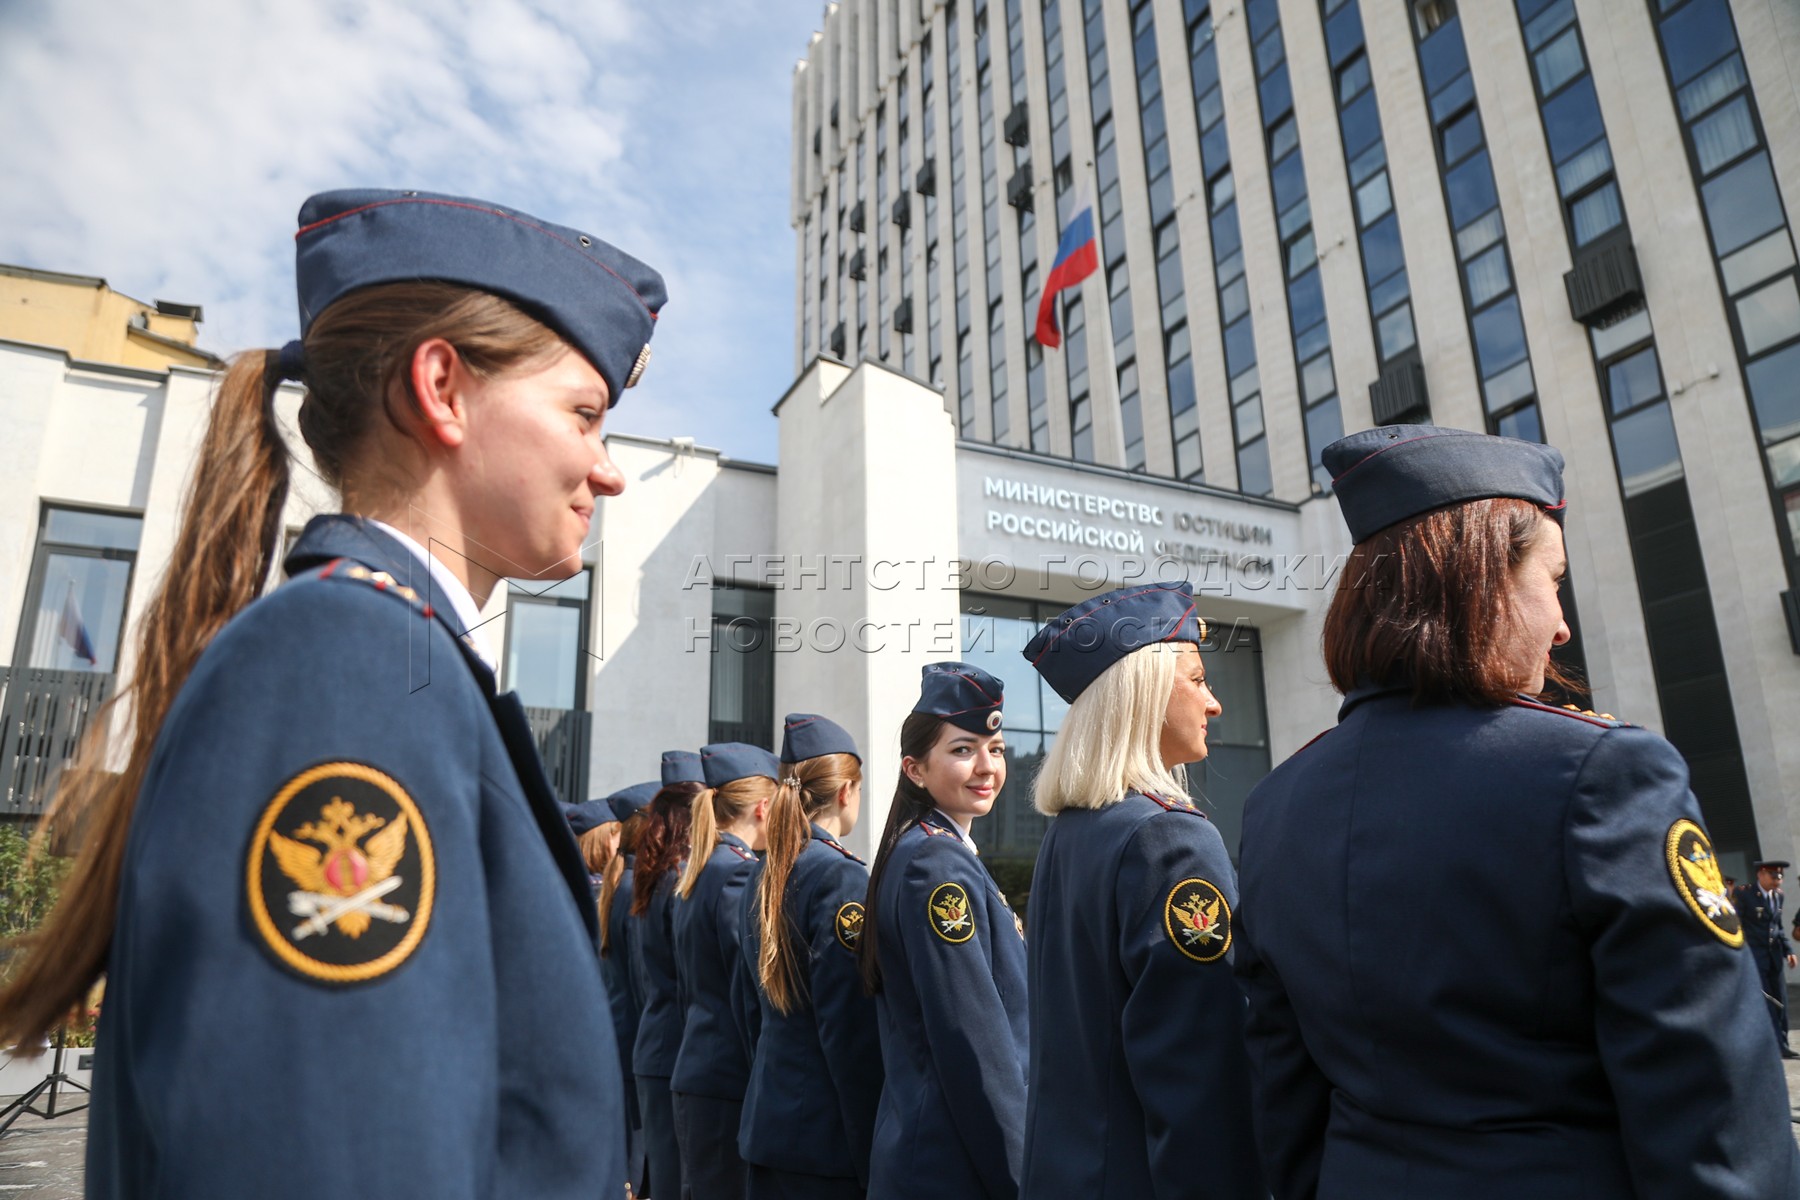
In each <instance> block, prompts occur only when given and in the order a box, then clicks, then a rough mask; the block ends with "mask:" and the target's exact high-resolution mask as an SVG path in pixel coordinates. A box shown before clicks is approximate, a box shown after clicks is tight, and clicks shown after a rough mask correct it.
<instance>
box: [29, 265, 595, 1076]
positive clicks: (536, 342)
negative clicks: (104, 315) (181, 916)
mask: <svg viewBox="0 0 1800 1200" xmlns="http://www.w3.org/2000/svg"><path fill="white" fill-rule="evenodd" d="M432 338H444V339H445V340H447V341H449V342H450V343H451V344H452V345H454V346H455V347H456V349H457V352H458V354H459V355H460V356H461V357H462V359H463V361H464V363H465V364H466V365H467V366H468V368H469V369H470V370H471V371H473V372H475V373H477V374H479V375H486V376H492V375H497V374H499V373H501V372H504V371H507V370H510V369H514V368H518V367H521V366H524V365H527V364H531V363H535V362H538V361H540V360H542V359H544V358H547V357H549V356H551V355H552V354H555V353H559V352H561V350H562V349H563V347H564V346H565V343H563V342H562V340H561V339H560V338H558V337H557V335H556V334H555V333H554V332H552V331H551V330H550V329H549V327H547V326H545V325H544V324H542V323H541V322H539V321H537V320H535V319H534V318H532V317H531V316H529V315H527V314H526V313H525V312H524V311H523V310H521V309H519V308H518V307H517V306H515V305H513V304H511V303H509V302H508V301H506V300H502V299H501V298H499V297H498V296H493V295H490V294H488V293H486V292H480V291H474V290H471V289H469V288H463V287H457V286H455V285H452V284H444V283H430V282H409V283H394V284H384V285H381V286H377V287H370V288H364V289H362V290H361V291H357V292H352V293H351V294H350V295H348V296H345V297H344V298H342V299H340V300H338V301H337V302H336V303H335V304H333V305H332V306H331V307H330V308H328V309H326V310H325V311H324V312H322V313H320V314H319V316H318V318H317V319H316V320H315V321H314V322H313V324H312V327H311V329H309V330H308V332H307V335H306V339H305V360H306V366H305V378H306V398H305V401H304V402H303V403H302V405H301V408H300V431H301V434H302V436H303V437H304V438H305V439H306V443H307V445H308V447H309V448H310V449H311V450H312V454H313V460H314V462H315V463H316V464H317V465H318V467H319V471H320V473H321V474H322V475H323V476H324V477H325V479H326V481H327V482H328V483H330V484H332V485H333V486H335V487H337V488H339V489H340V491H348V490H349V489H348V488H347V487H346V483H347V480H346V474H347V473H348V474H355V472H354V470H352V469H350V468H351V466H352V460H353V459H354V458H355V457H356V456H357V455H358V454H360V453H362V452H364V450H365V449H366V442H367V440H368V434H369V431H370V427H371V425H372V423H373V422H372V418H373V414H374V412H375V411H376V410H377V409H378V408H379V409H380V411H382V412H383V413H385V414H386V416H387V419H388V421H389V423H390V424H392V425H394V426H395V427H396V428H397V429H400V430H402V431H405V430H407V429H409V428H411V427H412V426H411V423H410V422H408V421H407V420H406V419H405V415H406V414H405V412H404V411H403V406H404V403H405V401H406V398H407V397H408V396H409V395H410V392H411V389H410V387H409V386H408V384H407V379H406V372H407V367H408V364H409V363H410V362H411V361H412V357H413V351H414V350H415V349H416V348H417V347H418V346H419V345H420V344H421V343H423V342H425V341H428V340H430V339H432ZM280 363H281V356H280V354H279V353H277V352H276V351H273V350H252V351H248V352H246V353H243V354H240V355H238V356H237V357H236V358H234V359H232V361H231V364H230V365H229V366H228V367H227V368H226V370H225V372H224V374H223V375H222V376H221V377H220V380H219V384H218V390H217V392H216V394H215V396H214V399H213V406H212V413H211V416H210V417H209V419H208V422H207V428H206V435H205V437H204V438H203V439H202V441H201V445H200V452H199V456H198V458H197V459H196V460H195V463H194V468H193V477H192V479H191V481H190V483H189V485H188V491H187V496H186V499H185V500H184V502H183V506H182V515H181V527H180V530H179V532H177V534H176V537H175V546H174V549H173V551H172V552H171V554H170V556H169V563H170V566H171V567H174V568H178V569H170V570H166V571H165V572H164V574H163V577H162V579H161V581H160V582H159V583H158V584H157V587H156V591H155V594H154V595H153V596H152V598H151V600H150V603H149V605H148V606H147V607H146V608H145V611H144V616H143V619H142V620H141V621H140V623H139V625H138V629H137V640H136V654H135V657H134V659H133V661H132V666H131V672H132V673H131V677H130V679H129V680H128V681H127V682H126V683H125V684H124V686H122V687H121V688H120V690H119V691H118V693H117V694H115V695H114V697H113V698H112V699H111V700H110V701H108V703H107V704H106V705H105V706H104V707H103V708H102V709H101V710H100V711H99V712H98V713H96V714H95V715H94V717H93V719H92V721H91V723H90V724H89V726H88V731H87V734H86V735H85V736H84V738H83V739H82V744H81V747H80V748H79V750H78V751H77V753H76V755H75V757H74V758H73V760H71V762H70V763H69V765H68V767H67V768H66V769H65V770H64V772H63V775H62V781H61V784H60V786H59V789H58V793H57V797H56V800H55V802H54V803H53V804H52V805H51V809H50V812H49V813H48V814H46V816H45V818H44V822H43V825H42V827H41V829H40V831H39V839H40V841H39V846H40V848H41V846H42V839H44V838H46V837H49V836H53V835H54V833H55V832H59V831H60V832H70V831H73V830H76V829H81V830H83V831H85V832H84V835H83V844H82V846H81V850H80V853H79V855H78V857H77V859H76V862H75V866H74V869H73V870H72V871H71V873H70V875H69V878H68V879H67V881H66V882H65V883H64V884H63V887H62V895H61V899H60V900H59V901H58V903H57V905H56V908H55V909H54V910H53V911H52V912H51V914H50V916H49V917H48V918H47V919H46V921H45V922H44V925H43V926H42V927H41V928H40V929H38V930H37V931H36V932H35V933H33V934H31V935H29V936H28V937H26V938H24V939H22V940H21V942H20V944H19V947H18V948H19V950H20V951H21V953H19V954H17V955H15V957H14V960H13V962H12V963H11V964H10V966H11V968H12V969H11V972H10V978H9V979H8V980H7V983H6V987H5V990H4V991H3V992H0V1041H3V1042H4V1043H5V1044H23V1045H36V1044H37V1043H38V1042H39V1041H40V1039H41V1038H42V1037H43V1035H44V1034H46V1033H47V1032H49V1031H50V1030H51V1029H53V1028H54V1027H55V1026H56V1025H57V1024H58V1023H59V1022H60V1021H61V1020H62V1019H63V1017H64V1016H65V1015H66V1014H67V1013H68V1011H69V1010H70V1009H71V1008H73V1007H74V1006H75V1004H76V1003H77V1002H79V1001H80V1000H81V999H82V998H83V997H84V996H85V995H86V993H87V991H88V989H89V988H90V987H91V986H92V985H93V983H94V982H95V980H96V979H98V978H99V976H100V974H101V972H103V971H104V970H105V968H106V956H107V952H108V949H109V948H110V946H111V943H112V934H113V921H114V918H115V916H116V914H117V909H118V896H119V882H120V874H121V871H122V870H123V865H124V860H125V845H126V840H127V836H128V835H129V833H130V830H131V817H132V812H133V810H134V808H135V807H136V805H137V799H138V792H139V791H140V790H141V789H142V787H143V783H144V778H145V775H146V774H147V772H148V770H149V766H150V759H151V756H152V755H153V753H154V752H155V749H156V739H157V734H158V732H159V731H160V730H161V728H162V724H163V721H164V719H165V718H166V717H167V715H168V712H169V709H170V707H171V706H172V705H173V704H174V703H175V698H176V696H177V695H178V694H179V693H180V691H181V688H182V685H183V684H184V683H186V682H187V678H188V675H189V674H190V673H191V672H192V671H193V668H194V664H195V663H196V662H198V661H199V658H200V655H201V653H202V652H203V651H204V650H205V649H206V647H207V645H208V644H209V643H210V642H211V641H212V639H213V638H214V636H216V635H217V634H218V632H219V631H220V630H221V629H223V628H224V627H225V624H226V622H228V621H229V620H230V619H231V618H232V617H233V616H234V615H236V614H237V612H238V610H240V609H242V608H243V607H244V606H245V605H247V604H249V603H250V602H251V601H252V600H254V599H255V598H256V596H257V594H258V593H259V592H260V591H261V590H262V588H263V587H264V585H265V584H266V582H267V581H268V578H269V576H270V574H271V572H272V570H273V568H274V559H275V554H276V551H277V547H278V544H279V539H280V533H281V514H282V508H283V506H284V505H285V503H286V501H287V494H288V451H287V446H286V444H285V443H284V442H283V441H282V438H281V431H280V427H279V425H278V424H277V421H276V416H275V394H276V389H277V387H278V386H279V385H280V383H281V371H280ZM347 506H348V504H347ZM115 723H118V724H120V725H126V724H127V723H128V727H129V732H130V742H129V746H128V747H127V748H126V751H125V763H124V766H123V768H122V769H120V770H118V771H117V772H114V771H112V770H110V769H109V767H110V766H111V764H112V763H114V762H116V761H117V755H116V754H115V748H114V746H113V745H112V744H111V743H110V739H109V738H108V732H109V731H110V729H111V728H112V726H113V725H114V724H115Z"/></svg>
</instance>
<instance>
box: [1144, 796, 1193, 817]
mask: <svg viewBox="0 0 1800 1200" xmlns="http://www.w3.org/2000/svg"><path fill="white" fill-rule="evenodd" d="M1144 795H1145V796H1147V797H1149V798H1150V799H1151V800H1153V801H1155V802H1156V803H1157V804H1160V805H1161V806H1162V807H1163V808H1165V809H1167V810H1168V811H1170V812H1184V813H1193V814H1194V815H1195V816H1196V817H1199V818H1200V819H1201V820H1203V821H1204V820H1205V819H1206V814H1205V813H1203V812H1201V811H1200V807H1199V806H1198V805H1197V804H1195V803H1194V802H1193V801H1192V800H1176V799H1174V798H1172V797H1169V796H1159V795H1157V794H1156V793H1155V792H1145V793H1144Z"/></svg>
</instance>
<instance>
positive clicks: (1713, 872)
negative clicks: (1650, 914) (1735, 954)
mask: <svg viewBox="0 0 1800 1200" xmlns="http://www.w3.org/2000/svg"><path fill="white" fill-rule="evenodd" d="M1664 852H1665V854H1666V855H1667V857H1668V860H1669V878H1670V879H1672V880H1674V881H1675V890H1676V891H1677V892H1679V893H1680V894H1681V898H1682V899H1683V900H1685V901H1686V902H1687V906H1688V908H1690V909H1692V910H1693V913H1694V915H1695V916H1696V917H1699V918H1700V923H1701V924H1702V925H1704V926H1706V927H1707V928H1708V929H1709V930H1711V931H1712V933H1713V936H1714V937H1717V938H1718V939H1719V940H1720V941H1721V942H1724V943H1725V944H1726V945H1727V946H1730V947H1731V948H1732V949H1733V950H1735V949H1737V948H1738V947H1739V946H1742V945H1743V944H1744V926H1743V922H1742V921H1740V920H1739V919H1738V913H1737V907H1736V906H1735V905H1734V904H1732V902H1731V897H1730V896H1729V895H1727V894H1726V891H1725V877H1724V876H1723V875H1722V874H1721V873H1720V871H1719V860H1718V859H1717V858H1715V857H1714V856H1713V848H1712V842H1711V841H1709V840H1708V839H1707V836H1706V831H1705V830H1703V829H1701V828H1700V827H1699V826H1698V825H1696V824H1694V823H1693V822H1692V821H1690V820H1688V819H1687V818H1685V817H1683V818H1682V819H1681V820H1679V821H1677V822H1675V823H1674V824H1673V825H1671V826H1669V836H1668V838H1667V839H1666V840H1665V841H1664Z"/></svg>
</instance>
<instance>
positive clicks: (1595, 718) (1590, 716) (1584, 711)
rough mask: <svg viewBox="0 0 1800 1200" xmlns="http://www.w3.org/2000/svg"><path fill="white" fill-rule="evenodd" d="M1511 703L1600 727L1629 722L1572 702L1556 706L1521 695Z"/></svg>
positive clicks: (1610, 726)
mask: <svg viewBox="0 0 1800 1200" xmlns="http://www.w3.org/2000/svg"><path fill="white" fill-rule="evenodd" d="M1513 704H1514V705H1516V706H1517V707H1519V708H1531V709H1536V710H1537V711H1538V712H1547V713H1555V714H1556V715H1557V716H1559V717H1569V718H1571V719H1573V720H1576V721H1584V722H1586V723H1587V724H1589V725H1598V726H1599V727H1600V728H1602V729H1618V728H1620V727H1621V726H1624V725H1629V724H1631V722H1629V721H1623V720H1620V719H1619V718H1618V717H1615V716H1613V715H1612V714H1611V713H1603V712H1595V711H1594V710H1593V709H1591V708H1577V707H1575V706H1574V705H1573V704H1565V705H1563V706H1562V707H1561V708H1558V707H1557V706H1556V705H1554V704H1540V703H1539V702H1538V701H1536V700H1528V699H1526V698H1524V697H1523V696H1519V697H1514V699H1513Z"/></svg>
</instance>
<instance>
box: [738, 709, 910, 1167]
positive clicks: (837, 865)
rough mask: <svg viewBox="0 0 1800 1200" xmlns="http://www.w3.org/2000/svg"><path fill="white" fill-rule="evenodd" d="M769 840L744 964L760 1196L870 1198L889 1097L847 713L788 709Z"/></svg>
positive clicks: (751, 903)
mask: <svg viewBox="0 0 1800 1200" xmlns="http://www.w3.org/2000/svg"><path fill="white" fill-rule="evenodd" d="M781 770H782V780H781V786H780V787H779V788H778V789H777V790H776V792H775V799H774V802H773V803H771V804H770V806H769V825H768V843H769V845H768V852H767V853H766V854H765V855H764V856H763V861H762V864H761V865H760V866H759V867H758V868H756V869H755V870H754V871H753V872H752V879H751V883H750V886H748V887H746V888H745V889H744V917H743V922H742V925H743V935H744V956H743V957H744V972H745V975H746V977H747V979H748V980H749V983H750V985H751V986H750V987H749V988H747V989H746V990H747V991H749V992H750V993H751V996H750V1002H751V1003H752V1004H754V1005H755V1006H756V1009H757V1013H756V1017H755V1018H754V1021H753V1024H754V1025H755V1027H757V1028H758V1030H759V1033H758V1036H757V1038H756V1044H755V1051H754V1054H753V1057H752V1059H751V1064H750V1084H749V1087H748V1088H747V1089H746V1091H745V1093H744V1118H743V1125H742V1136H741V1139H740V1141H741V1143H742V1148H743V1152H744V1160H745V1162H747V1163H748V1164H749V1168H750V1188H749V1197H750V1200H809V1198H817V1200H860V1198H861V1197H862V1196H863V1195H864V1194H865V1192H866V1191H867V1189H868V1186H869V1143H870V1139H871V1138H872V1137H873V1135H874V1132H875V1106H876V1103H877V1102H878V1101H879V1100H880V1098H881V1040H880V1031H879V1029H878V1027H877V1025H876V1017H875V1004H874V1001H872V1000H871V999H870V998H869V996H868V995H867V994H866V993H865V992H864V991H863V987H862V977H861V975H860V973H859V972H858V970H857V962H856V944H857V941H858V939H860V938H861V937H862V928H863V897H864V896H865V895H866V894H867V893H868V890H869V872H868V869H867V868H866V867H865V866H864V865H863V861H862V859H860V858H858V857H856V855H854V854H852V853H850V851H848V850H846V849H845V848H844V847H843V845H842V844H841V843H840V842H839V841H838V838H840V837H843V836H844V835H846V834H848V833H849V832H850V831H851V830H852V829H854V828H855V827H856V818H857V815H858V813H859V812H860V811H861V809H862V756H861V755H859V754H858V753H857V752H856V743H855V742H854V741H853V740H852V739H851V737H850V735H849V734H848V733H847V732H845V730H844V729H843V728H842V727H841V726H839V725H837V724H836V723H834V722H832V721H829V720H827V719H826V718H824V717H820V716H814V715H813V714H811V713H792V714H790V715H789V716H788V718H787V721H786V723H785V729H784V731H783V734H782V742H781Z"/></svg>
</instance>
